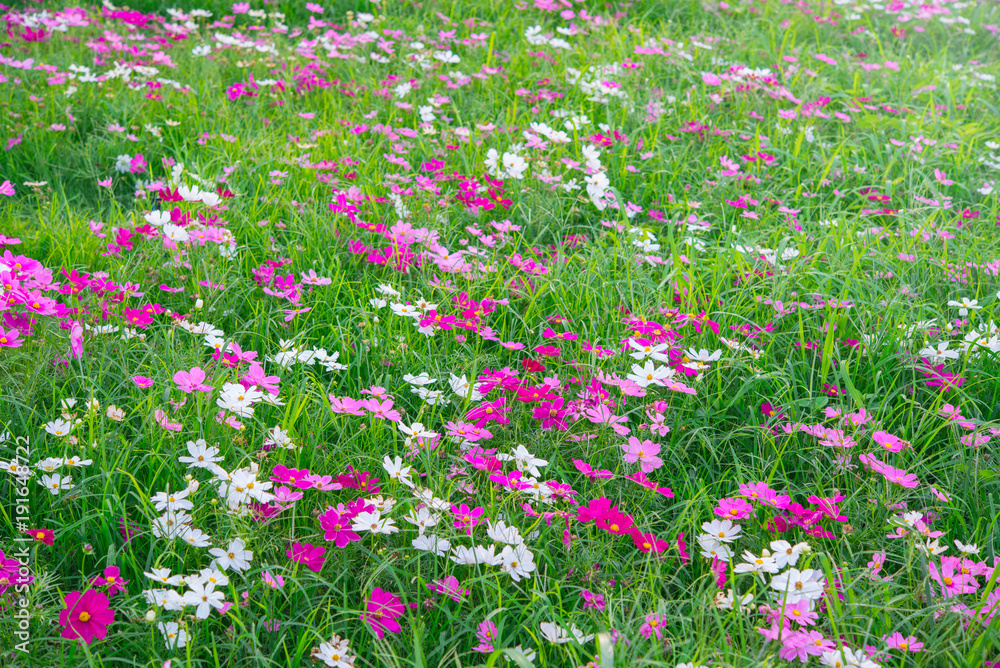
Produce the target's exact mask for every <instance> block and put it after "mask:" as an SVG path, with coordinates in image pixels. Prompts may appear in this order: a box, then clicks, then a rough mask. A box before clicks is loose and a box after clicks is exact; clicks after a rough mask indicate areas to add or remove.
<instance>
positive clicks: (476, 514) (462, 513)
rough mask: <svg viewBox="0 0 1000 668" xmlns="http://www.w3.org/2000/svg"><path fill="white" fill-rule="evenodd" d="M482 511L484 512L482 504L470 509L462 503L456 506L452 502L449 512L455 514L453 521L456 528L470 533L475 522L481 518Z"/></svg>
mask: <svg viewBox="0 0 1000 668" xmlns="http://www.w3.org/2000/svg"><path fill="white" fill-rule="evenodd" d="M483 512H485V510H484V508H483V507H482V506H478V507H476V508H475V509H473V510H470V509H469V507H468V506H467V505H465V504H464V503H463V504H462V505H461V506H456V505H455V504H454V503H453V504H451V514H452V515H454V516H455V521H454V522H453V524H454V526H455V528H456V529H465V533H467V534H469V535H470V536H471V535H472V530H473V528H475V526H476V525H477V524H479V522H480V520H481V519H482V516H483Z"/></svg>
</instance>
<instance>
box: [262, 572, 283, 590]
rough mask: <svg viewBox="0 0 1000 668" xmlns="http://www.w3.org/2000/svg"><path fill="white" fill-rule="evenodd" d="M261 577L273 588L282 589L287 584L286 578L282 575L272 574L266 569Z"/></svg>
mask: <svg viewBox="0 0 1000 668" xmlns="http://www.w3.org/2000/svg"><path fill="white" fill-rule="evenodd" d="M261 579H262V580H263V581H264V583H265V584H266V585H267V586H268V587H271V588H272V589H281V588H282V587H284V586H285V578H283V577H281V576H280V575H271V573H270V571H264V572H263V573H261Z"/></svg>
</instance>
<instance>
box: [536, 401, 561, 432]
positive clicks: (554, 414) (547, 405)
mask: <svg viewBox="0 0 1000 668" xmlns="http://www.w3.org/2000/svg"><path fill="white" fill-rule="evenodd" d="M565 403H566V400H565V399H563V398H562V397H556V398H555V400H554V401H543V402H541V403H540V404H538V406H536V407H535V408H534V410H533V411H532V413H531V417H533V418H535V419H536V420H541V421H542V425H541V427H542V429H544V430H549V429H552V428H553V427H555V428H556V429H558V430H559V431H566V430H567V429H569V425H568V424H567V423H566V420H565V418H564V417H563V416H564V415H566V413H568V412H569V409H566V408H563V405H564V404H565Z"/></svg>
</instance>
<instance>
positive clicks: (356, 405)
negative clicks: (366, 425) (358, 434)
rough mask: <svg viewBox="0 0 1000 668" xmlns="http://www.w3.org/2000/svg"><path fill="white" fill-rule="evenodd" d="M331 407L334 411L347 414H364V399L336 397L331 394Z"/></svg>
mask: <svg viewBox="0 0 1000 668" xmlns="http://www.w3.org/2000/svg"><path fill="white" fill-rule="evenodd" d="M329 398H330V409H331V410H332V411H333V412H334V413H345V414H347V415H364V414H365V410H364V408H365V406H364V401H363V400H362V401H359V400H357V399H352V398H350V397H335V396H333V395H332V394H331V395H330V397H329Z"/></svg>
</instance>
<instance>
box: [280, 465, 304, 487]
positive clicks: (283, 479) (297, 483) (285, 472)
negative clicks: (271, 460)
mask: <svg viewBox="0 0 1000 668" xmlns="http://www.w3.org/2000/svg"><path fill="white" fill-rule="evenodd" d="M308 477H309V469H290V468H288V467H287V466H285V465H284V464H278V465H277V466H275V467H274V468H273V469H271V480H272V481H274V482H277V483H284V484H287V485H291V486H292V487H298V488H299V489H309V488H310V487H312V483H311V482H309V481H308V480H307V478H308Z"/></svg>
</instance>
